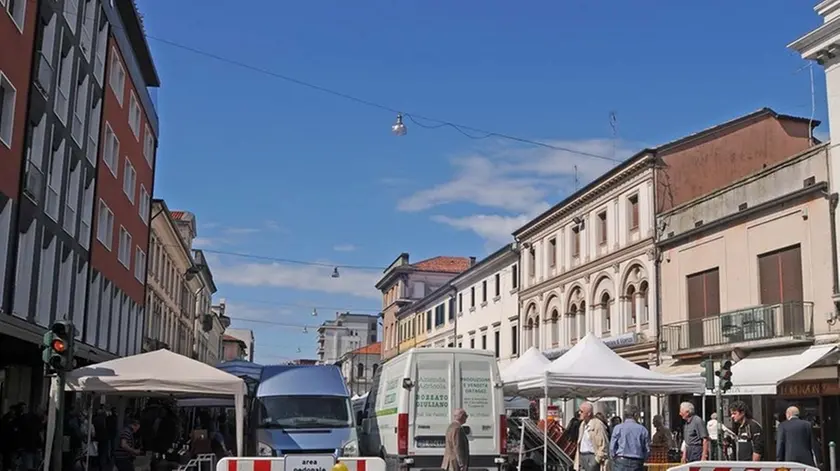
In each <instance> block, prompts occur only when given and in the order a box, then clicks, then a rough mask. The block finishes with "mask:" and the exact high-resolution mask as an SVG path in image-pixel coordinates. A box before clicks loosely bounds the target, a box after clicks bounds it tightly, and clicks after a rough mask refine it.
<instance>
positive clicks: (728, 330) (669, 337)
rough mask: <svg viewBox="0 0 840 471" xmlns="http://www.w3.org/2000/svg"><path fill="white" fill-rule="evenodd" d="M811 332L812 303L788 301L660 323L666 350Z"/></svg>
mask: <svg viewBox="0 0 840 471" xmlns="http://www.w3.org/2000/svg"><path fill="white" fill-rule="evenodd" d="M813 335H814V303H812V302H807V301H790V302H786V303H781V304H773V305H764V306H755V307H750V308H746V309H739V310H737V311H730V312H725V313H722V314H718V315H716V316H711V317H706V318H703V319H691V320H687V321H680V322H674V323H672V324H665V325H663V326H662V339H661V340H662V342H664V345H663V348H664V350H665V351H667V352H669V353H678V352H682V351H688V350H702V349H703V348H707V347H719V346H723V345H734V344H740V343H744V342H754V341H759V340H771V339H782V338H807V337H812V336H813Z"/></svg>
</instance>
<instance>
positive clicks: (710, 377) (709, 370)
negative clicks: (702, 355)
mask: <svg viewBox="0 0 840 471" xmlns="http://www.w3.org/2000/svg"><path fill="white" fill-rule="evenodd" d="M700 366H702V367H703V373H702V374H703V379H705V380H706V389H708V390H710V391H714V390H715V362H714V361H712V360H703V362H702V363H700Z"/></svg>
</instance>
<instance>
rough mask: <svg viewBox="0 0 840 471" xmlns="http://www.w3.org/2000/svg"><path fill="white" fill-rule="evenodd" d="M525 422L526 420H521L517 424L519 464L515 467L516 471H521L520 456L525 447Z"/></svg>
mask: <svg viewBox="0 0 840 471" xmlns="http://www.w3.org/2000/svg"><path fill="white" fill-rule="evenodd" d="M525 420H527V419H522V421H521V422H520V423H519V463H517V465H516V471H522V456H523V455H524V452H523V450H522V447H524V446H525Z"/></svg>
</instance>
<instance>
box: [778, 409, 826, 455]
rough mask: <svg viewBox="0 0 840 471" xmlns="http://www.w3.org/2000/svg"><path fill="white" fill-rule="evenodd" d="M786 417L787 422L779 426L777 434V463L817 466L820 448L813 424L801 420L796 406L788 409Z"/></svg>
mask: <svg viewBox="0 0 840 471" xmlns="http://www.w3.org/2000/svg"><path fill="white" fill-rule="evenodd" d="M785 416H786V417H787V420H786V421H784V422H782V423H781V424H779V431H778V432H777V433H776V461H792V462H794V463H800V464H804V465H806V466H816V462H817V450H818V446H817V440H816V438H815V437H814V433H813V431H812V430H811V422H809V421H807V420H802V419H800V418H799V409H798V408H797V407H794V406H791V407H788V408H787V411H786V412H785Z"/></svg>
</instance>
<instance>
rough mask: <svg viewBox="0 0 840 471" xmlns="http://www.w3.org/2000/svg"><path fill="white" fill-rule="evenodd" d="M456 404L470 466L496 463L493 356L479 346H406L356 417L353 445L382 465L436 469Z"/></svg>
mask: <svg viewBox="0 0 840 471" xmlns="http://www.w3.org/2000/svg"><path fill="white" fill-rule="evenodd" d="M459 407H460V408H463V409H464V410H466V411H467V414H468V416H469V418H468V419H467V423H466V424H465V426H464V427H465V430H466V432H467V437H468V438H469V443H470V469H488V470H490V469H499V468H500V466H501V465H502V464H503V463H504V462H505V455H506V454H507V449H506V448H507V417H506V416H505V409H504V398H503V395H502V388H501V379H500V378H499V367H498V365H497V363H496V358H495V357H494V355H493V353H492V352H488V351H483V350H466V349H462V348H413V349H411V350H409V351H407V352H405V353H403V354H401V355H399V356H397V357H395V358H392V359H390V360H388V361H387V362H385V363H384V364H383V365H382V366H381V367H380V368H379V370H378V371H377V372H376V374H375V375H374V378H373V384H372V386H371V391H370V393H369V394H368V397H367V401H366V403H365V406H364V408H363V410H362V411H361V412H360V414H359V416H358V417H357V421H358V423H360V424H361V427H360V433H359V442H360V443H359V444H360V449H361V450H360V451H361V453H362V454H363V455H366V456H378V457H381V458H383V459H385V461H386V463H387V465H388V469H397V466H399V467H400V468H405V469H440V465H441V463H442V460H443V451H444V447H445V438H446V429H447V428H448V427H449V424H451V423H452V414H453V413H454V411H455V409H458V408H459Z"/></svg>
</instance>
